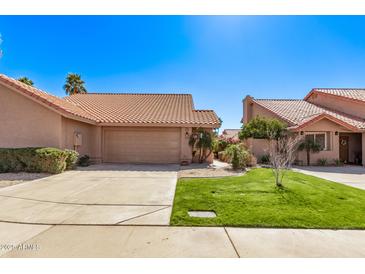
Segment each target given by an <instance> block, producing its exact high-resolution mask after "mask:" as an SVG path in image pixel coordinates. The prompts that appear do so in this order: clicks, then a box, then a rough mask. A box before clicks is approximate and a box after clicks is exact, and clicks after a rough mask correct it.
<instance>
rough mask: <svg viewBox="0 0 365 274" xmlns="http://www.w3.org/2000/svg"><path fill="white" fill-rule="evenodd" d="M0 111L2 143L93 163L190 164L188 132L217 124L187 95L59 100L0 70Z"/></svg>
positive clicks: (90, 95) (81, 96)
mask: <svg viewBox="0 0 365 274" xmlns="http://www.w3.org/2000/svg"><path fill="white" fill-rule="evenodd" d="M0 110H1V115H0V147H2V148H16V147H56V148H61V149H65V148H67V149H75V150H77V151H78V152H79V153H80V154H81V155H83V154H87V155H89V156H90V157H91V159H92V160H93V161H95V162H110V163H181V162H189V163H190V162H191V161H192V148H191V147H190V145H189V137H190V135H191V133H192V131H193V130H194V129H195V128H199V127H200V128H204V129H206V130H208V131H212V130H213V129H216V128H219V127H220V122H219V119H218V117H217V115H216V114H215V112H214V111H212V110H196V109H195V108H194V103H193V98H192V96H191V95H190V94H125V93H113V94H105V93H88V94H77V95H71V96H68V97H65V98H59V97H56V96H54V95H51V94H49V93H46V92H44V91H41V90H39V89H37V88H34V87H31V86H28V85H26V84H23V83H21V82H19V81H17V80H15V79H12V78H10V77H7V76H5V75H1V74H0Z"/></svg>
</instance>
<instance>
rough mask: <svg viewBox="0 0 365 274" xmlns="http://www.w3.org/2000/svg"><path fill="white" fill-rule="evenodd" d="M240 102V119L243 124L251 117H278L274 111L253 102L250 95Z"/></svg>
mask: <svg viewBox="0 0 365 274" xmlns="http://www.w3.org/2000/svg"><path fill="white" fill-rule="evenodd" d="M242 104H243V120H242V122H243V124H246V123H247V122H249V121H250V120H251V119H252V118H254V117H257V116H261V117H268V118H276V119H279V117H278V116H277V115H275V114H274V113H272V112H270V111H268V110H266V109H265V108H263V107H262V106H260V105H258V104H256V103H255V102H253V101H252V98H251V97H250V96H246V98H245V99H244V100H243V102H242ZM282 121H283V120H282ZM283 122H285V121H283Z"/></svg>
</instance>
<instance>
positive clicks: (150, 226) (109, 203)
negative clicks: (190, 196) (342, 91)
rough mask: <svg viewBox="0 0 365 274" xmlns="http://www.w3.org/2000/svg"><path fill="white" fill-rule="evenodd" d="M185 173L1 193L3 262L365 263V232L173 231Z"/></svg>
mask: <svg viewBox="0 0 365 274" xmlns="http://www.w3.org/2000/svg"><path fill="white" fill-rule="evenodd" d="M178 169H179V167H178V166H173V165H172V166H128V165H123V166H117V165H115V166H114V165H100V166H92V167H89V168H85V169H82V170H77V171H71V172H66V173H64V174H60V175H56V176H51V177H48V178H43V179H40V180H37V181H32V182H28V183H23V184H19V185H15V186H11V187H7V188H4V189H2V190H0V206H1V210H0V256H2V257H42V258H43V257H52V258H53V257H64V258H65V257H66V258H68V257H77V258H84V257H162V258H165V257H193V258H200V257H220V258H224V257H235V258H237V257H365V230H362V231H356V230H316V229H255V228H251V229H250V228H230V227H171V226H168V223H169V218H170V213H171V205H172V202H173V196H174V191H175V185H176V178H177V171H178Z"/></svg>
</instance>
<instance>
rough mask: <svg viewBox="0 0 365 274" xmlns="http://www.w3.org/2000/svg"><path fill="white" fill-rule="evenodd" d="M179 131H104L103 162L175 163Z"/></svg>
mask: <svg viewBox="0 0 365 274" xmlns="http://www.w3.org/2000/svg"><path fill="white" fill-rule="evenodd" d="M179 161H180V129H179V128H135V129H120V130H119V129H118V130H115V129H105V130H104V162H117V163H178V162H179Z"/></svg>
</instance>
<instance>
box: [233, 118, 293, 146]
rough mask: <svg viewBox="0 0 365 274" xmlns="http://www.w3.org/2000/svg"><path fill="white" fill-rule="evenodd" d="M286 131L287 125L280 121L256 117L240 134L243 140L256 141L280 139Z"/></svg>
mask: <svg viewBox="0 0 365 274" xmlns="http://www.w3.org/2000/svg"><path fill="white" fill-rule="evenodd" d="M285 131H286V125H285V124H284V123H283V122H281V121H279V120H278V119H271V118H265V117H259V116H258V117H255V118H253V119H252V120H251V121H250V122H248V123H247V124H246V125H244V126H242V130H241V132H240V133H239V138H240V139H241V140H243V139H247V138H255V139H278V138H279V137H280V136H282V135H283V134H284V133H285Z"/></svg>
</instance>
